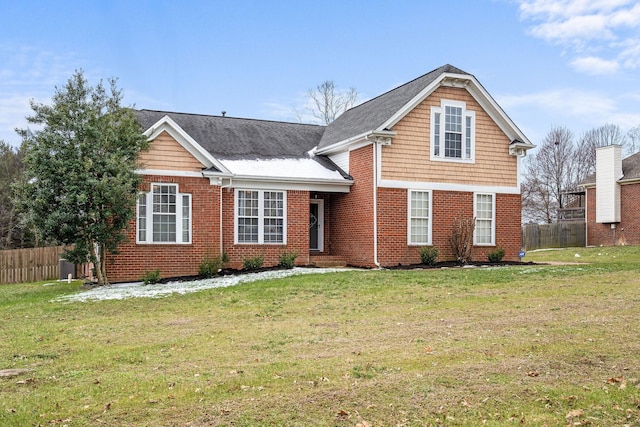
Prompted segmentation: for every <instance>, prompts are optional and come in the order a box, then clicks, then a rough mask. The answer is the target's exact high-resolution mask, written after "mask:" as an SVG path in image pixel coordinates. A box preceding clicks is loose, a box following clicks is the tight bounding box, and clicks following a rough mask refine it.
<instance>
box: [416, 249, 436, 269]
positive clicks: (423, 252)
mask: <svg viewBox="0 0 640 427" xmlns="http://www.w3.org/2000/svg"><path fill="white" fill-rule="evenodd" d="M437 258H438V248H435V247H433V246H423V247H422V248H420V261H421V262H422V263H423V264H425V265H430V266H434V265H436V259H437Z"/></svg>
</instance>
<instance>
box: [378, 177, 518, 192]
mask: <svg viewBox="0 0 640 427" xmlns="http://www.w3.org/2000/svg"><path fill="white" fill-rule="evenodd" d="M378 186H379V187H385V188H404V189H411V190H437V191H460V192H468V193H496V194H520V187H505V186H497V185H495V186H493V185H470V184H452V183H447V182H416V181H396V180H390V179H382V180H380V182H379V183H378Z"/></svg>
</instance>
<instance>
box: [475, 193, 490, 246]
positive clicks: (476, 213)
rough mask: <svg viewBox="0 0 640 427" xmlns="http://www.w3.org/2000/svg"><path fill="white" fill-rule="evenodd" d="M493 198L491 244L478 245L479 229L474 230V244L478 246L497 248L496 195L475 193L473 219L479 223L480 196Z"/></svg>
mask: <svg viewBox="0 0 640 427" xmlns="http://www.w3.org/2000/svg"><path fill="white" fill-rule="evenodd" d="M480 195H483V196H491V243H478V240H477V236H476V233H477V227H474V228H473V244H474V245H476V246H495V245H496V195H495V193H473V217H474V218H475V219H476V222H477V221H478V212H477V208H478V196H480Z"/></svg>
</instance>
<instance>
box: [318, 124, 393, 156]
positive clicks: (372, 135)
mask: <svg viewBox="0 0 640 427" xmlns="http://www.w3.org/2000/svg"><path fill="white" fill-rule="evenodd" d="M397 134H398V133H397V132H394V131H390V130H388V129H384V128H383V129H380V130H377V129H374V130H370V131H367V132H364V133H361V134H360V135H356V136H353V137H351V138H349V139H345V140H343V141H338V142H336V143H334V144H331V145H329V146H327V147H324V148H320V149H318V148H316V149H314V150H313V154H314V155H320V156H321V155H324V154H331V153H335V152H338V151H344V150H345V149H348V148H349V147H350V146H352V145H355V144H358V143H363V142H364V143H366V144H365V145H368V144H373V143H379V144H383V145H390V144H391V139H393V137H395V136H396V135H397Z"/></svg>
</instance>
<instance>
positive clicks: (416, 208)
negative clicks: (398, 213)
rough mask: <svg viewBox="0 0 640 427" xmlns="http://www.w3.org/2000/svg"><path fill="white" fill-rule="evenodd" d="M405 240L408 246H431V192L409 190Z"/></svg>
mask: <svg viewBox="0 0 640 427" xmlns="http://www.w3.org/2000/svg"><path fill="white" fill-rule="evenodd" d="M408 207H409V212H408V213H407V218H408V220H409V221H408V224H407V234H408V236H407V238H408V242H409V245H430V244H431V192H430V191H418V190H409V201H408Z"/></svg>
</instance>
